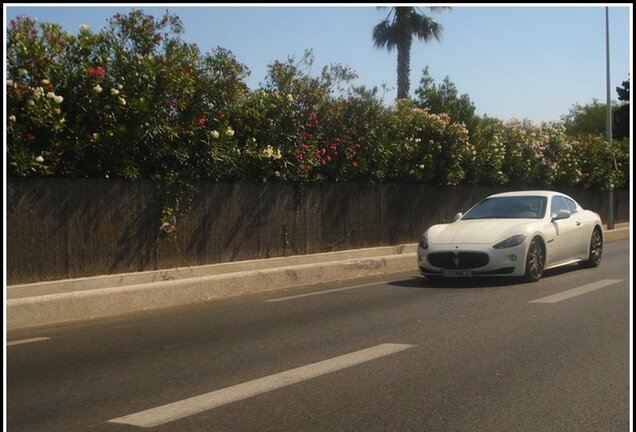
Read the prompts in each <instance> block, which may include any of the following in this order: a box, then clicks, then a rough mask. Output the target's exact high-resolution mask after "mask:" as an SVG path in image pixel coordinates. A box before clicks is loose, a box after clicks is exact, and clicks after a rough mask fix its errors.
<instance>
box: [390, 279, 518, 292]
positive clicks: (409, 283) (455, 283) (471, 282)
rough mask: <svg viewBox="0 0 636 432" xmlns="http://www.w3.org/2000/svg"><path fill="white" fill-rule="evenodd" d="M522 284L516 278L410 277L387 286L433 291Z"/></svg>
mask: <svg viewBox="0 0 636 432" xmlns="http://www.w3.org/2000/svg"><path fill="white" fill-rule="evenodd" d="M519 283H523V281H522V280H521V279H517V278H448V279H445V278H424V277H418V276H415V277H412V278H410V279H402V280H397V281H392V282H389V284H388V285H390V286H395V287H400V288H433V289H449V288H456V289H471V288H490V287H499V286H506V285H514V284H519Z"/></svg>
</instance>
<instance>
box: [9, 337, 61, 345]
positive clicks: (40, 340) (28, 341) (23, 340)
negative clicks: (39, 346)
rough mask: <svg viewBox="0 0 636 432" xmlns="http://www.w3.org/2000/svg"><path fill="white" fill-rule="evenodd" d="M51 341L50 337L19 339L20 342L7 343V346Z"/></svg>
mask: <svg viewBox="0 0 636 432" xmlns="http://www.w3.org/2000/svg"><path fill="white" fill-rule="evenodd" d="M49 339H51V338H50V337H34V338H31V339H20V340H16V341H12V342H7V346H8V347H10V346H13V345H22V344H28V343H33V342H42V341H45V340H49Z"/></svg>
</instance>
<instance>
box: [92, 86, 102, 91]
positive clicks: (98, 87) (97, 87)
mask: <svg viewBox="0 0 636 432" xmlns="http://www.w3.org/2000/svg"><path fill="white" fill-rule="evenodd" d="M93 90H94V91H95V93H101V92H102V86H100V85H99V84H97V85H96V86H95V87H93Z"/></svg>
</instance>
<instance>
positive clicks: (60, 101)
mask: <svg viewBox="0 0 636 432" xmlns="http://www.w3.org/2000/svg"><path fill="white" fill-rule="evenodd" d="M53 100H54V101H55V102H56V103H59V104H61V103H62V101H64V98H63V97H62V96H55V97H54V98H53Z"/></svg>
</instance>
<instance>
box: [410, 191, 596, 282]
mask: <svg viewBox="0 0 636 432" xmlns="http://www.w3.org/2000/svg"><path fill="white" fill-rule="evenodd" d="M518 196H533V197H536V196H540V197H546V198H547V200H548V201H547V208H546V211H545V214H544V215H543V217H542V218H540V219H538V218H532V219H517V218H510V219H469V220H464V219H459V220H457V221H455V222H453V223H449V224H439V225H434V226H432V227H430V228H429V229H428V230H426V232H425V233H424V237H425V238H426V240H427V242H428V248H426V249H425V248H423V247H422V242H420V246H419V247H418V264H419V268H420V273H421V274H422V275H425V276H440V275H441V276H444V275H457V276H480V275H484V276H524V275H525V274H526V256H527V253H528V248H529V245H530V242H531V240H532V239H533V238H536V237H538V238H540V239H541V241H542V242H543V245H544V249H545V263H544V269H549V268H554V267H558V266H561V265H565V264H570V263H574V262H580V261H585V260H587V259H588V257H589V255H590V239H591V236H592V232H593V230H594V229H595V228H598V229H600V230H601V236H603V231H602V229H603V228H602V223H601V219H600V217H599V215H598V214H597V213H594V212H592V211H589V210H584V209H583V208H581V207H580V205H579V204H578V203H576V201H574V200H573V199H572V198H570V197H568V196H567V195H564V194H560V193H557V192H551V191H523V192H509V193H504V194H496V195H491V196H490V197H488V198H493V197H518ZM554 197H563V198H567V199H568V200H570V201H571V202H572V203H574V204H575V205H576V209H575V211H574V212H573V213H572V214H571V215H570V217H568V218H565V219H560V220H553V216H554V215H552V214H551V212H550V209H551V206H552V199H553V198H554ZM518 235H525V236H526V237H525V239H524V241H523V242H522V243H521V244H519V245H517V246H513V247H508V248H504V249H495V248H494V247H493V246H494V245H496V244H497V243H499V242H501V241H503V240H506V239H508V238H510V237H512V236H518ZM440 253H441V254H445V255H439V254H440ZM466 253H468V254H466ZM431 254H437V255H431ZM476 254H477V255H476ZM479 254H481V255H479ZM484 254H485V255H486V256H487V257H488V263H487V264H486V265H481V264H482V262H481V260H483V259H485V258H484ZM442 256H443V257H444V258H445V260H441V259H440V257H442ZM429 257H431V259H432V260H433V262H431V260H429ZM477 258H479V259H477ZM462 260H464V262H462ZM440 261H443V263H441V262H440ZM473 261H474V262H473ZM435 264H437V265H435ZM442 264H443V265H442ZM442 273H443V274H442Z"/></svg>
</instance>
